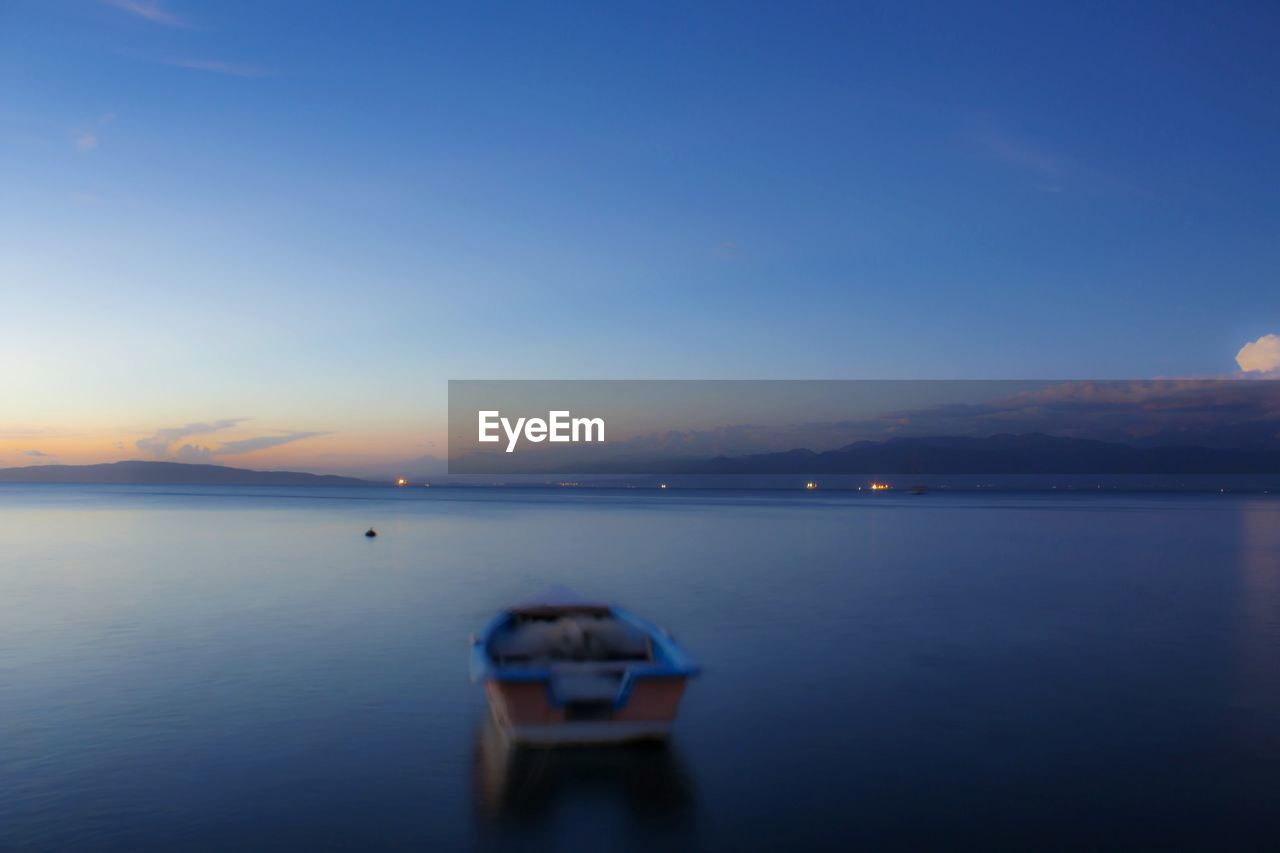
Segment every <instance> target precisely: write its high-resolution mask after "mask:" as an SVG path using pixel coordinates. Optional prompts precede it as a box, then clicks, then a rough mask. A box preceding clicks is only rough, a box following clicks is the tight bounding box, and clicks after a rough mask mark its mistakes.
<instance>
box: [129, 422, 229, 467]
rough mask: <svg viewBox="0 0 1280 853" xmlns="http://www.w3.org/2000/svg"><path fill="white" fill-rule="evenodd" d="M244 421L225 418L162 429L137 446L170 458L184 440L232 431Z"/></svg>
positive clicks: (153, 453) (149, 452) (147, 451)
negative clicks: (195, 436) (176, 445)
mask: <svg viewBox="0 0 1280 853" xmlns="http://www.w3.org/2000/svg"><path fill="white" fill-rule="evenodd" d="M244 421H245V418H223V419H221V420H216V421H200V422H196V423H190V424H186V425H185V426H179V427H161V428H160V429H158V430H156V431H155V434H154V435H151V436H148V437H147V438H140V439H138V441H137V442H136V445H137V448H138V449H139V450H141V451H142V452H143V453H148V454H151V455H152V456H157V457H161V458H164V457H167V456H169V453H170V450H171V449H172V448H173V446H174V445H175V444H177V443H178V442H179V441H181V440H182V439H184V438H189V437H190V436H193V435H208V434H209V433H214V432H221V431H222V430H224V429H231V428H232V427H234V426H236V425H237V424H240V423H243V422H244Z"/></svg>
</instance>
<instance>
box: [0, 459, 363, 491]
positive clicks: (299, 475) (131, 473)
mask: <svg viewBox="0 0 1280 853" xmlns="http://www.w3.org/2000/svg"><path fill="white" fill-rule="evenodd" d="M0 483H114V484H121V485H123V484H131V485H188V486H194V485H200V486H365V485H369V481H368V480H357V479H356V478H354V477H338V476H336V475H333V474H307V473H304V472H301V471H251V470H249V469H247V468H228V467H226V466H224V465H191V464H187V463H183V462H143V461H129V462H108V463H103V464H101V465H32V466H29V467H26V468H0Z"/></svg>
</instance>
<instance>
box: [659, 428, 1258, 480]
mask: <svg viewBox="0 0 1280 853" xmlns="http://www.w3.org/2000/svg"><path fill="white" fill-rule="evenodd" d="M678 467H679V469H680V470H681V471H683V472H687V473H691V474H1280V450H1223V449H1217V448H1211V447H1190V446H1189V447H1134V446H1131V445H1128V444H1120V443H1116V442H1108V441H1095V440H1092V439H1082V438H1061V437H1056V436H1050V435H1045V434H1043V433H1028V434H1024V435H1010V434H1003V435H993V436H988V437H986V438H969V437H961V436H937V437H932V438H892V439H889V440H887V441H859V442H856V443H854V444H850V445H847V446H845V447H842V448H840V449H838V450H828V451H823V452H821V453H819V452H815V451H812V450H803V449H800V450H790V451H786V452H782V453H758V454H753V455H749V456H739V457H726V456H718V457H716V458H714V459H710V460H707V461H706V462H703V463H693V464H681V465H679V466H678Z"/></svg>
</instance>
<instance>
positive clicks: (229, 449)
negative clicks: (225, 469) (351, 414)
mask: <svg viewBox="0 0 1280 853" xmlns="http://www.w3.org/2000/svg"><path fill="white" fill-rule="evenodd" d="M318 435H329V433H327V432H321V431H315V430H310V431H305V432H304V431H298V432H288V433H285V434H284V435H263V436H258V437H257V438H242V439H240V440H238V441H228V442H226V443H224V444H223V445H222V446H221V447H219V448H218V449H217V450H215V451H213V454H214V455H215V456H239V455H240V454H242V453H252V452H254V451H255V450H266V449H267V448H268V447H279V446H280V445H282V444H289V443H291V442H294V441H302V440H303V439H304V438H314V437H316V436H318Z"/></svg>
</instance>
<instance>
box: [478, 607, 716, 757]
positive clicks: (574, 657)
mask: <svg viewBox="0 0 1280 853" xmlns="http://www.w3.org/2000/svg"><path fill="white" fill-rule="evenodd" d="M697 671H698V670H697V667H696V666H695V665H694V663H693V662H692V661H691V660H690V659H689V658H688V656H687V655H686V654H685V653H684V651H683V650H682V649H681V648H680V647H679V646H678V645H677V644H676V642H675V640H673V639H672V638H671V635H670V634H668V633H667V632H666V631H664V630H662V629H661V628H658V627H656V626H654V625H652V624H650V623H649V622H646V621H645V620H643V619H641V618H640V617H638V616H636V615H634V614H632V613H630V612H628V611H626V610H623V609H622V608H620V607H615V606H613V605H609V604H605V603H603V602H598V601H591V600H589V599H584V598H582V597H580V596H578V595H576V594H575V593H572V592H570V591H568V590H564V589H551V590H547V591H545V592H543V593H541V594H540V595H537V596H535V597H533V598H530V599H528V600H526V601H522V602H520V603H518V604H515V605H513V606H511V607H509V608H507V609H506V610H504V611H502V612H501V613H499V614H498V615H497V616H495V617H494V618H493V619H492V620H491V621H490V622H489V624H488V625H486V626H485V628H484V630H483V631H482V632H481V633H480V634H479V635H477V636H475V637H473V638H472V646H471V677H472V680H473V681H477V682H481V683H483V684H484V687H485V693H486V695H487V697H488V700H489V709H490V712H491V713H492V715H493V719H494V722H495V723H496V724H497V725H498V726H499V727H500V729H502V730H503V731H504V732H505V733H506V734H507V736H509V737H510V738H511V739H512V740H513V741H515V742H516V743H518V744H528V745H536V746H556V745H568V744H606V743H622V742H626V741H633V740H652V739H658V740H660V739H663V738H665V737H666V736H667V735H668V734H669V733H670V732H671V726H672V723H674V722H675V718H676V711H677V710H678V709H679V706H680V699H681V697H682V696H683V695H684V688H685V683H686V682H687V681H688V680H689V678H691V677H692V676H694V675H696V674H697Z"/></svg>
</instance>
